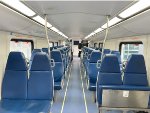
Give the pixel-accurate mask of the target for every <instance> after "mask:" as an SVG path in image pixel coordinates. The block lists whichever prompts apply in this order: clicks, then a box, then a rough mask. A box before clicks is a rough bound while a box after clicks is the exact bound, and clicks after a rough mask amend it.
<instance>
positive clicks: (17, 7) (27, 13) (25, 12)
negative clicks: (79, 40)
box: [0, 0, 68, 39]
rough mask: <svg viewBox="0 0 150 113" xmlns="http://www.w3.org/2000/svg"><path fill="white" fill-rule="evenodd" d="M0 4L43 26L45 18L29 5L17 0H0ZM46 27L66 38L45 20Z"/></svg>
mask: <svg viewBox="0 0 150 113" xmlns="http://www.w3.org/2000/svg"><path fill="white" fill-rule="evenodd" d="M0 4H2V5H3V6H5V7H6V8H9V9H11V10H12V11H14V12H16V13H19V14H21V15H22V16H24V17H28V19H31V20H34V21H35V22H36V23H37V24H40V25H42V26H43V27H45V19H43V18H42V17H41V16H39V15H38V14H36V13H35V12H34V11H33V10H31V9H30V8H29V7H27V6H26V5H25V4H23V3H22V2H21V1H19V0H1V1H0ZM47 28H48V29H49V30H52V31H54V32H56V33H57V34H58V35H60V36H62V37H64V38H66V39H67V38H68V36H66V35H65V34H63V33H62V32H61V31H59V30H58V29H57V28H55V27H54V26H52V25H51V24H50V23H49V22H47Z"/></svg>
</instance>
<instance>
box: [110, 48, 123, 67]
mask: <svg viewBox="0 0 150 113" xmlns="http://www.w3.org/2000/svg"><path fill="white" fill-rule="evenodd" d="M111 54H114V55H116V56H117V58H118V60H119V64H120V69H121V70H122V62H121V55H120V52H119V51H111Z"/></svg>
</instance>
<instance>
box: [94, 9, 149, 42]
mask: <svg viewBox="0 0 150 113" xmlns="http://www.w3.org/2000/svg"><path fill="white" fill-rule="evenodd" d="M149 22H150V9H149V10H147V11H145V12H143V13H141V14H139V15H137V16H135V17H133V18H130V19H129V20H126V21H124V22H123V23H121V24H119V25H117V26H115V27H113V28H111V29H110V30H109V33H108V39H111V38H124V37H128V36H140V35H147V34H150V25H149ZM104 36H105V32H102V33H99V34H97V35H95V36H94V37H92V38H91V39H94V40H102V39H103V38H104Z"/></svg>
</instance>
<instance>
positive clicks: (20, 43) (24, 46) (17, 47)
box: [10, 39, 34, 59]
mask: <svg viewBox="0 0 150 113" xmlns="http://www.w3.org/2000/svg"><path fill="white" fill-rule="evenodd" d="M33 47H34V45H33V41H32V40H21V39H11V41H10V52H11V51H20V52H23V53H24V55H25V58H26V59H30V57H31V52H32V50H33Z"/></svg>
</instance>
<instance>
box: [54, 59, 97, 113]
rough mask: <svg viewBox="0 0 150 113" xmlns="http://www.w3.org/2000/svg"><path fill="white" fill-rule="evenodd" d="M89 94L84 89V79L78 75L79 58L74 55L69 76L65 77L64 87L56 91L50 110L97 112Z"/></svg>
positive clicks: (76, 112)
mask: <svg viewBox="0 0 150 113" xmlns="http://www.w3.org/2000/svg"><path fill="white" fill-rule="evenodd" d="M67 83H68V87H67ZM82 83H83V84H82ZM82 85H83V86H82ZM66 87H67V88H66ZM83 88H84V91H85V95H84V93H83ZM66 89H67V90H66ZM65 93H66V95H65ZM91 94H92V93H91V92H89V91H88V90H87V89H86V87H85V81H84V80H83V78H82V77H81V75H80V59H79V58H78V57H74V60H73V62H72V69H71V74H70V77H69V76H68V77H67V78H66V79H65V87H64V89H63V90H61V91H58V93H57V100H56V102H54V104H53V106H52V110H51V112H52V113H92V112H93V113H98V110H97V107H96V104H95V103H93V102H92V97H91V96H92V95H91ZM84 96H85V97H84ZM86 108H87V109H86ZM88 111H90V112H88Z"/></svg>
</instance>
